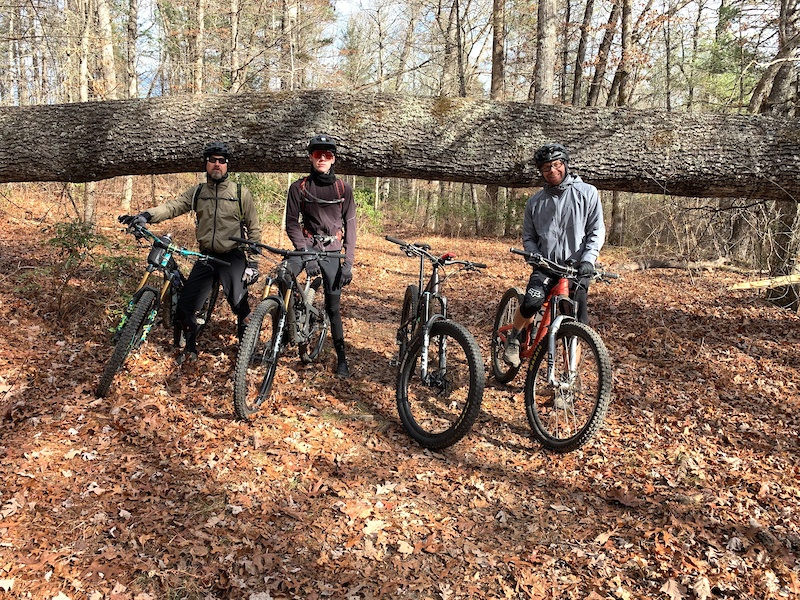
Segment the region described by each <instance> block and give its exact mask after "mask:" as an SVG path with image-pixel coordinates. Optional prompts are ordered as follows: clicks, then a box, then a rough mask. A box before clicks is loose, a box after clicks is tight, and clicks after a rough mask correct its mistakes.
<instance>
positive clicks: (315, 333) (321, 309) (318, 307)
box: [300, 280, 330, 364]
mask: <svg viewBox="0 0 800 600" xmlns="http://www.w3.org/2000/svg"><path fill="white" fill-rule="evenodd" d="M320 284H321V280H320V282H319V283H314V284H312V287H311V288H310V289H309V293H312V291H311V290H316V291H314V292H313V294H314V297H313V298H312V302H311V304H312V306H313V307H314V309H315V310H313V311H312V310H309V309H308V308H307V307H306V310H307V311H308V313H307V315H304V316H307V317H308V320H309V322H308V323H307V324H306V327H305V331H306V333H307V335H308V338H307V341H306V342H304V343H302V344H300V360H301V361H302V362H303V363H304V364H309V363H312V362H314V361H315V360H317V358H319V355H320V353H321V352H322V348H323V347H324V346H325V339H326V338H327V336H328V329H329V328H330V319H329V318H328V313H326V312H325V292H324V291H323V290H321V289H319V287H320ZM315 285H316V288H315V287H314V286H315Z"/></svg>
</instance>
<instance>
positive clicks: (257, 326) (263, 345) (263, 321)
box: [233, 299, 280, 419]
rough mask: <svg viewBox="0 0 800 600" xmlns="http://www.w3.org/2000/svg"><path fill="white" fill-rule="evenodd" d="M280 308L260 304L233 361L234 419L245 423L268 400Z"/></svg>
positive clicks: (272, 303) (271, 303) (270, 303)
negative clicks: (235, 417)
mask: <svg viewBox="0 0 800 600" xmlns="http://www.w3.org/2000/svg"><path fill="white" fill-rule="evenodd" d="M279 320H280V307H279V305H278V303H277V302H276V301H275V300H272V299H267V300H264V301H263V302H261V303H260V304H259V305H258V306H257V307H256V309H255V310H254V311H253V313H252V315H251V316H250V322H249V323H248V324H247V329H246V330H245V332H244V337H243V338H242V342H241V344H240V345H239V354H238V355H237V357H236V368H235V369H234V375H233V407H234V411H235V413H236V416H237V417H238V418H240V419H248V418H249V417H250V416H251V415H253V414H254V413H255V412H257V411H258V410H259V409H260V408H261V405H262V404H263V403H264V402H265V401H266V400H267V399H268V398H269V396H270V392H271V391H272V381H273V379H274V378H275V371H276V370H277V368H278V359H279V358H280V349H278V351H277V352H275V351H274V349H275V344H279V343H280V335H279V333H278V331H277V327H278V321H279Z"/></svg>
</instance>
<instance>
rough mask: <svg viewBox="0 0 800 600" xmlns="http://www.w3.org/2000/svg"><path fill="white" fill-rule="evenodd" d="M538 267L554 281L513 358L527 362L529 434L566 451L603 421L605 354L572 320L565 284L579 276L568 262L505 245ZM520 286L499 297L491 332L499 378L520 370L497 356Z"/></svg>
mask: <svg viewBox="0 0 800 600" xmlns="http://www.w3.org/2000/svg"><path fill="white" fill-rule="evenodd" d="M511 252H513V253H514V254H519V255H521V256H524V257H525V259H526V260H527V262H528V263H529V264H531V265H533V266H534V267H535V268H536V269H537V270H540V271H543V272H544V273H546V274H548V275H550V276H552V277H556V278H558V283H556V285H555V286H553V289H552V290H550V293H549V294H548V295H547V298H546V299H545V302H544V304H543V305H542V308H541V309H540V310H539V312H538V313H537V314H536V315H535V317H534V320H533V321H532V322H531V323H530V324H529V325H528V326H527V327H526V328H525V329H524V330H523V331H522V333H521V334H520V337H519V341H520V352H519V355H520V358H521V359H522V361H523V362H524V361H526V360H527V361H529V364H528V371H527V375H526V378H525V413H526V415H527V417H528V423H529V424H530V426H531V429H532V430H533V434H534V437H536V439H537V440H538V441H539V442H540V443H541V444H542V445H543V446H545V447H546V448H548V449H550V450H555V451H556V452H570V451H572V450H576V449H577V448H580V447H581V446H583V445H584V444H585V443H586V442H588V441H589V440H590V439H591V438H592V437H593V436H594V434H595V433H596V432H597V430H598V429H599V428H600V426H601V425H602V423H603V419H604V418H605V415H606V412H607V411H608V405H609V403H610V401H611V358H610V356H609V354H608V350H607V349H606V346H605V344H604V343H603V340H602V339H601V338H600V334H598V333H597V332H596V331H595V330H594V329H592V328H591V327H589V326H588V325H586V324H584V323H581V322H579V321H578V320H577V319H576V318H575V316H574V315H575V314H576V313H577V310H576V309H577V306H576V302H575V300H574V299H573V298H571V297H570V293H569V283H570V281H575V280H577V279H578V271H577V269H576V268H575V267H573V266H570V265H562V264H559V263H557V262H554V261H551V260H548V259H546V258H544V257H543V256H541V255H540V254H534V253H530V252H525V251H524V250H517V249H516V248H511ZM616 277H617V275H615V274H614V273H607V272H603V271H595V273H594V274H593V275H592V278H593V279H594V280H597V281H607V280H609V279H614V278H616ZM523 294H524V292H523V291H520V290H519V289H518V288H510V289H508V290H506V292H505V294H503V298H502V299H501V300H500V305H499V306H498V307H497V314H496V316H495V320H494V327H493V329H492V371H493V372H494V377H495V379H496V380H497V381H498V382H499V383H508V382H510V381H511V380H512V379H514V377H515V376H516V374H517V373H518V372H519V369H520V368H521V366H522V365H521V364H520V365H519V366H517V367H512V366H511V365H508V364H506V363H505V361H504V360H503V353H504V351H505V345H506V336H507V335H508V332H509V331H510V330H511V328H512V323H513V321H514V314H515V313H516V311H517V308H518V307H519V305H520V303H521V302H522V298H523Z"/></svg>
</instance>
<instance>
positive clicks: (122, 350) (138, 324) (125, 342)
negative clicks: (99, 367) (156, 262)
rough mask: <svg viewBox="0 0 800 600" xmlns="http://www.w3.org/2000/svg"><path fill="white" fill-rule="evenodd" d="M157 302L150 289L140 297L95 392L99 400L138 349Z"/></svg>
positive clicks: (105, 394)
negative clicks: (129, 355)
mask: <svg viewBox="0 0 800 600" xmlns="http://www.w3.org/2000/svg"><path fill="white" fill-rule="evenodd" d="M155 301H156V294H155V292H153V291H152V290H149V289H146V290H145V291H144V292H142V295H141V296H139V300H137V301H136V304H135V305H134V307H133V311H132V312H131V316H130V317H129V318H128V321H127V322H126V323H125V326H124V327H123V328H122V331H120V333H119V336H118V337H117V343H116V345H115V346H114V352H113V354H112V355H111V358H110V359H109V361H108V362H107V363H106V366H105V369H103V374H102V375H101V376H100V382H99V383H98V384H97V389H96V390H95V396H97V397H98V398H105V397H106V396H107V395H108V392H109V390H110V389H111V383H112V382H113V381H114V376H115V375H116V374H117V371H119V370H120V369H121V368H122V365H123V364H124V363H125V359H126V358H128V354H130V352H131V350H133V349H134V348H136V347H138V344H139V342H140V340H141V337H142V329H143V328H144V322H145V319H146V318H147V315H148V314H149V313H150V311H151V310H152V308H153V306H154V303H155Z"/></svg>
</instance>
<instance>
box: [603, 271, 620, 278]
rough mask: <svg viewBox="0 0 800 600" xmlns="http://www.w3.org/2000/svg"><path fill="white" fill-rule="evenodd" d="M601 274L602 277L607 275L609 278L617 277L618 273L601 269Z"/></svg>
mask: <svg viewBox="0 0 800 600" xmlns="http://www.w3.org/2000/svg"><path fill="white" fill-rule="evenodd" d="M602 276H603V277H608V278H609V279H619V274H618V273H609V272H608V271H603V272H602Z"/></svg>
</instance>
